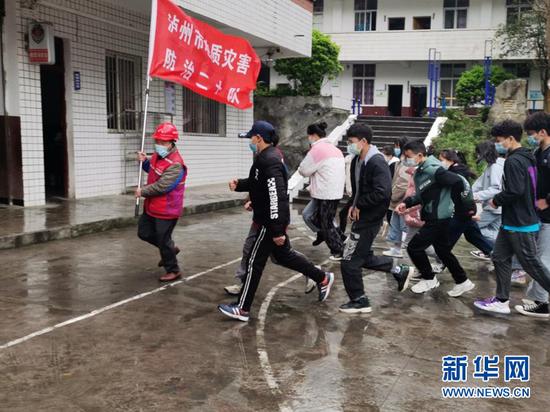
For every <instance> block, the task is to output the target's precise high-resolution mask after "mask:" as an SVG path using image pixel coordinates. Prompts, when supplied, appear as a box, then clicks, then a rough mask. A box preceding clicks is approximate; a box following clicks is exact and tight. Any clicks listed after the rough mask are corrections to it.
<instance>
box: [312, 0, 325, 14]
mask: <svg viewBox="0 0 550 412" xmlns="http://www.w3.org/2000/svg"><path fill="white" fill-rule="evenodd" d="M324 8H325V1H324V0H313V13H314V14H323V10H324Z"/></svg>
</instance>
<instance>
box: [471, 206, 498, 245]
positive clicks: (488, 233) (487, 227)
mask: <svg viewBox="0 0 550 412" xmlns="http://www.w3.org/2000/svg"><path fill="white" fill-rule="evenodd" d="M479 217H480V219H479V222H477V225H478V227H479V230H480V231H481V234H482V235H483V236H484V237H486V238H487V239H490V240H492V241H493V242H494V241H495V240H496V238H497V235H498V231H499V230H500V225H501V223H502V215H500V214H497V213H491V212H490V211H488V210H484V211H483V212H481V215H480V216H479Z"/></svg>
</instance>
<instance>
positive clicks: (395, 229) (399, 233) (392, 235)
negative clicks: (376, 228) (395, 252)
mask: <svg viewBox="0 0 550 412" xmlns="http://www.w3.org/2000/svg"><path fill="white" fill-rule="evenodd" d="M407 229H408V228H407V225H406V224H405V218H404V217H403V216H399V215H398V214H397V213H395V212H393V213H392V215H391V220H390V230H389V232H388V236H387V238H386V240H387V241H388V242H390V243H393V244H394V245H395V247H396V248H400V247H401V243H402V241H403V233H407Z"/></svg>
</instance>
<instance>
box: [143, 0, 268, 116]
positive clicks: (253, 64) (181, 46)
mask: <svg viewBox="0 0 550 412" xmlns="http://www.w3.org/2000/svg"><path fill="white" fill-rule="evenodd" d="M155 3H156V7H155ZM155 9H156V17H155V16H154V15H153V16H152V17H151V21H152V25H151V31H152V32H151V39H150V42H151V44H150V45H149V47H150V48H151V51H150V59H151V60H150V64H149V66H150V68H149V76H151V77H158V78H161V79H164V80H169V81H172V82H175V83H179V84H181V85H183V86H184V87H187V88H189V89H191V90H193V91H194V92H196V93H199V94H201V95H203V96H206V97H208V98H210V99H214V100H217V101H219V102H221V103H226V104H229V105H231V106H235V107H237V108H239V109H247V108H249V107H250V106H252V102H251V101H250V93H251V92H252V91H253V90H254V89H256V80H257V78H258V74H259V72H260V68H261V61H260V58H259V57H258V55H257V54H256V52H255V51H254V49H253V48H252V46H251V45H250V43H249V42H248V41H247V40H245V39H243V38H240V37H236V36H230V35H227V34H224V33H222V32H221V31H219V30H217V29H215V28H213V27H212V26H209V25H208V24H206V23H203V22H201V21H199V20H196V19H194V18H192V17H190V16H188V15H187V14H185V13H184V12H183V10H182V9H180V8H179V7H178V6H177V5H176V4H174V3H172V2H171V1H170V0H153V10H152V12H153V13H155Z"/></svg>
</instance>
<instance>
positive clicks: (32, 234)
mask: <svg viewBox="0 0 550 412" xmlns="http://www.w3.org/2000/svg"><path fill="white" fill-rule="evenodd" d="M244 197H245V195H243V193H235V192H231V191H229V189H228V187H227V184H225V183H224V184H216V185H205V186H195V187H190V188H187V189H186V191H185V209H184V215H191V214H195V213H204V212H207V211H214V210H220V209H226V208H228V207H235V206H237V205H239V204H241V203H242V199H243V198H244ZM141 207H142V209H143V199H142V200H141ZM134 214H135V198H134V196H132V195H118V196H104V197H93V198H87V199H79V200H62V199H52V200H51V201H49V202H48V203H47V204H46V205H45V206H35V207H16V206H15V207H5V206H4V207H0V221H1V222H2V225H0V249H11V248H14V247H20V246H27V245H31V244H36V243H42V242H46V241H49V240H59V239H67V238H74V237H78V236H81V235H83V234H90V233H97V232H103V231H106V230H110V229H113V228H122V227H126V226H129V225H133V224H135V222H134Z"/></svg>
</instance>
